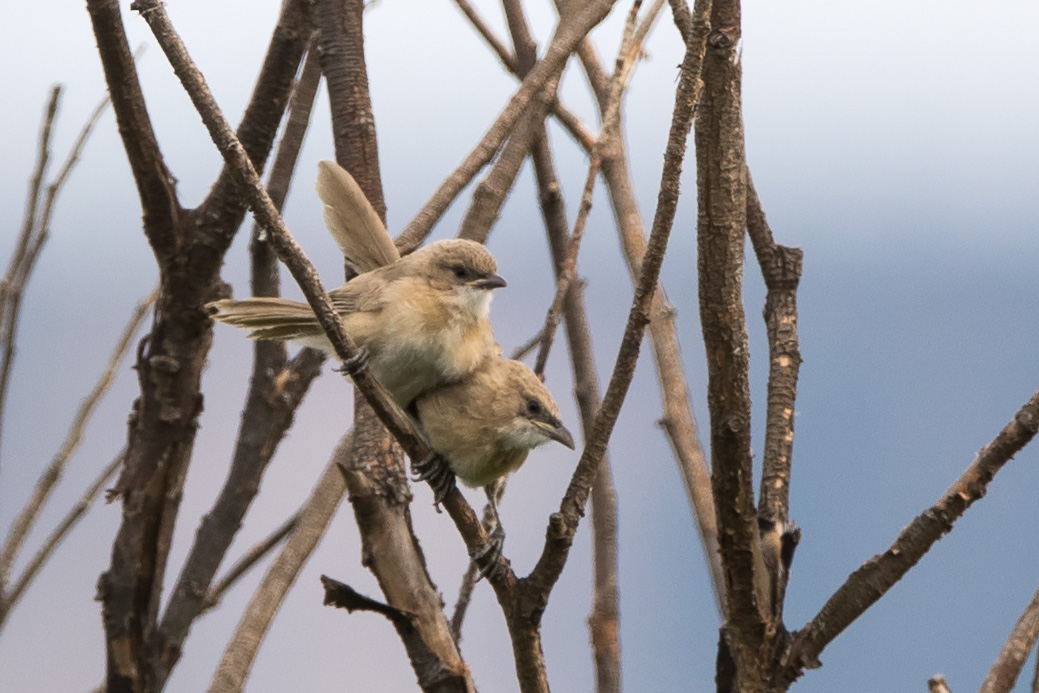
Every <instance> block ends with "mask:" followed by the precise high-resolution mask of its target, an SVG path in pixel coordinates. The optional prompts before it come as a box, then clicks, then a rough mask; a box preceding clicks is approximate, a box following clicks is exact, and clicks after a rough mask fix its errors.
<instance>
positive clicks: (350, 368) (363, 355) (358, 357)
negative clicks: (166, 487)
mask: <svg viewBox="0 0 1039 693" xmlns="http://www.w3.org/2000/svg"><path fill="white" fill-rule="evenodd" d="M368 358H369V354H368V350H367V349H365V348H364V347H358V348H357V352H356V353H355V354H354V355H353V356H351V357H350V358H348V359H344V360H343V362H342V363H341V364H340V365H339V368H333V369H332V370H334V371H335V372H336V373H346V374H347V375H348V376H350V377H351V378H353V377H354V376H355V375H357V374H359V373H363V372H364V371H366V370H368Z"/></svg>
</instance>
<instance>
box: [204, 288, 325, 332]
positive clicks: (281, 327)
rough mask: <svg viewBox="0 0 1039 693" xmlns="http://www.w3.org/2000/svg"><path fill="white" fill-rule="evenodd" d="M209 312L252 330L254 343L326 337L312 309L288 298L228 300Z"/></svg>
mask: <svg viewBox="0 0 1039 693" xmlns="http://www.w3.org/2000/svg"><path fill="white" fill-rule="evenodd" d="M206 308H208V309H209V310H210V311H211V313H212V317H213V319H214V320H219V321H220V322H223V323H227V324H228V325H234V326H235V327H241V328H243V329H246V330H252V332H250V333H249V336H250V337H252V338H253V339H276V340H298V339H301V338H304V339H305V338H307V337H317V336H321V335H322V334H324V333H323V332H322V330H321V325H320V324H319V323H318V321H317V317H316V316H315V315H314V311H312V310H311V309H310V306H308V305H307V304H306V303H299V302H298V301H290V300H288V299H285V298H247V299H245V300H244V301H236V300H234V299H230V298H225V299H222V300H220V301H213V302H212V303H209V304H207V305H206Z"/></svg>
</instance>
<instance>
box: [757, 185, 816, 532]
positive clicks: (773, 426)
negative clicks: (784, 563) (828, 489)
mask: <svg viewBox="0 0 1039 693" xmlns="http://www.w3.org/2000/svg"><path fill="white" fill-rule="evenodd" d="M747 232H748V234H747V235H748V236H750V240H751V243H752V244H753V246H754V253H755V255H757V258H758V264H759V265H760V266H761V273H762V275H763V276H764V279H765V287H766V288H767V289H768V296H767V297H766V299H765V326H766V328H767V330H768V342H769V378H768V414H767V418H766V422H765V456H764V463H763V468H764V471H763V473H762V476H761V500H760V505H759V508H758V514H759V515H760V516H761V517H763V518H766V519H768V520H771V521H773V522H776V523H778V524H779V525H783V524H785V523H786V521H787V517H788V514H789V507H788V506H789V496H790V463H791V456H792V451H793V447H794V400H795V398H796V396H797V375H798V371H799V369H800V366H801V351H800V349H799V348H798V339H797V285H798V283H799V282H800V280H801V262H802V259H803V256H804V253H802V252H801V249H800V248H789V247H787V246H782V245H779V244H778V243H776V242H775V240H774V239H773V237H772V230H771V229H769V227H768V222H767V221H765V212H764V210H763V209H762V208H761V201H760V200H759V199H758V194H757V192H756V191H755V190H754V184H753V182H752V181H751V179H750V174H749V172H748V174H747Z"/></svg>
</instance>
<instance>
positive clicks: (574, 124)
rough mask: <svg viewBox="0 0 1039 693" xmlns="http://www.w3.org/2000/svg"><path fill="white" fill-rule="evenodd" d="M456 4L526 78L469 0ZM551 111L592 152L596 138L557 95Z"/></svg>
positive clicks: (497, 52) (504, 60)
mask: <svg viewBox="0 0 1039 693" xmlns="http://www.w3.org/2000/svg"><path fill="white" fill-rule="evenodd" d="M455 4H456V5H458V8H459V9H460V10H462V14H464V15H465V16H466V18H467V19H469V22H470V23H471V24H472V25H473V28H474V29H476V31H477V33H479V34H480V36H482V37H483V38H484V40H485V41H486V42H487V45H488V46H490V47H491V50H493V51H494V53H495V55H497V56H498V59H499V60H500V61H501V63H502V65H504V66H505V68H506V69H507V70H508V71H509V72H511V73H512V74H514V75H517V76H519V77H521V78H522V77H525V76H526V72H525V71H521V70H520V61H519V60H518V59H517V58H516V57H515V56H514V55H512V53H510V52H509V49H508V48H506V47H505V45H504V44H503V43H502V42H501V41H500V40H499V39H498V37H497V36H495V35H494V31H493V30H492V29H491V28H490V27H489V26H488V25H487V22H485V21H484V20H483V18H482V17H480V15H479V13H478V12H477V11H476V9H475V8H474V7H473V6H472V5H471V4H470V3H469V2H468V0H455ZM549 111H550V112H551V113H552V115H553V116H555V118H556V120H558V121H559V124H560V125H562V126H563V128H564V129H565V130H566V131H567V132H568V133H569V134H570V136H571V137H573V138H574V141H575V142H577V143H578V144H579V145H581V147H582V148H583V149H584V150H585V151H589V150H591V148H592V146H594V144H595V136H594V135H592V134H591V132H590V131H589V130H588V128H587V127H585V125H584V123H582V122H581V119H580V118H578V117H577V115H576V114H575V113H574V112H573V111H572V110H570V109H569V108H567V107H566V106H564V105H563V104H562V103H560V101H559V98H558V95H556V96H555V97H554V98H553V99H552V102H551V104H549Z"/></svg>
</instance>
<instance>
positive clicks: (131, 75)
mask: <svg viewBox="0 0 1039 693" xmlns="http://www.w3.org/2000/svg"><path fill="white" fill-rule="evenodd" d="M87 11H88V12H89V13H90V21H91V24H92V26H93V30H94V38H95V40H96V41H97V50H98V53H99V54H100V56H101V66H102V67H103V68H104V72H105V83H106V84H107V85H108V93H109V94H110V95H111V97H112V108H113V110H114V111H115V117H116V121H117V122H118V123H119V135H120V136H121V137H122V140H123V148H124V149H125V150H126V157H127V160H128V161H129V163H130V170H131V171H132V172H133V177H134V182H135V183H136V184H137V194H138V196H139V197H140V199H141V209H142V211H143V213H144V233H145V235H146V236H147V237H148V242H149V243H150V244H151V246H152V249H153V250H154V252H155V253H156V256H157V257H160V258H161V257H168V256H169V255H170V254H172V253H173V252H174V251H175V248H176V246H177V244H178V238H177V234H176V233H175V229H176V226H177V224H178V221H179V217H180V216H181V208H180V203H179V202H178V201H177V193H176V190H175V187H176V182H175V180H174V178H173V176H172V175H171V174H170V172H169V170H168V169H167V168H166V162H165V161H164V160H163V156H162V151H161V150H160V149H159V144H158V141H157V140H156V139H155V131H154V130H153V129H152V123H151V117H150V116H149V115H148V108H147V106H146V105H145V102H144V94H143V93H142V92H141V83H140V80H139V79H138V77H137V68H136V66H135V65H134V61H133V56H132V55H131V53H130V46H129V44H128V43H127V40H126V31H125V29H124V28H123V18H122V13H121V12H120V10H119V3H118V2H117V0H87Z"/></svg>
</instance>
